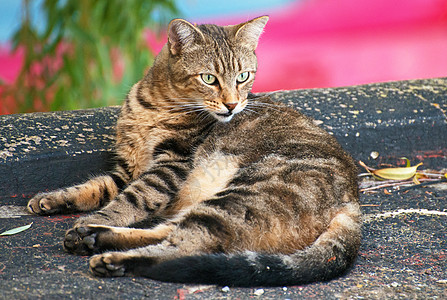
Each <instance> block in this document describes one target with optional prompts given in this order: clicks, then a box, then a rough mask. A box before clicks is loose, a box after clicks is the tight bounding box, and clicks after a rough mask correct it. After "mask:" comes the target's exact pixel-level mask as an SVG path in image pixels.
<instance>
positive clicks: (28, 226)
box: [0, 223, 33, 236]
mask: <svg viewBox="0 0 447 300" xmlns="http://www.w3.org/2000/svg"><path fill="white" fill-rule="evenodd" d="M31 225H33V223H30V224H28V225H25V226H20V227H17V228H14V229H10V230H7V231H5V232H3V233H1V234H0V236H1V235H13V234H17V233H20V232H22V231H25V230H27V229H29V228H30V227H31Z"/></svg>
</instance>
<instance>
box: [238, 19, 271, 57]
mask: <svg viewBox="0 0 447 300" xmlns="http://www.w3.org/2000/svg"><path fill="white" fill-rule="evenodd" d="M268 20H269V17H268V16H262V17H259V18H256V19H253V20H251V21H248V22H246V23H242V24H239V25H236V28H237V31H236V33H235V35H234V36H235V38H236V40H237V41H239V42H240V43H242V44H244V45H245V46H247V47H248V48H250V49H251V50H253V51H254V50H255V49H256V47H257V46H258V41H259V37H260V36H261V33H262V32H263V31H264V27H265V25H266V24H267V21H268Z"/></svg>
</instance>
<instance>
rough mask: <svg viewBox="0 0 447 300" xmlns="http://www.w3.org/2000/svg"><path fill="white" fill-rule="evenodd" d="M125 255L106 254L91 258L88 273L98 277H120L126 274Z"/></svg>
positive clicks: (118, 253) (117, 253) (119, 253)
mask: <svg viewBox="0 0 447 300" xmlns="http://www.w3.org/2000/svg"><path fill="white" fill-rule="evenodd" d="M125 259H126V255H125V254H124V253H121V252H108V253H103V254H98V255H94V256H92V258H91V259H90V263H89V265H90V271H91V272H92V273H93V274H94V275H95V276H100V277H121V276H124V275H125V274H126V268H125V266H124V265H125V264H124V262H125Z"/></svg>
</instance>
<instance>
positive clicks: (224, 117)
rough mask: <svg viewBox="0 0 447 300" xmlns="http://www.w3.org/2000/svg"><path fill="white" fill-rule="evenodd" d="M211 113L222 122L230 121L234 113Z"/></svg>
mask: <svg viewBox="0 0 447 300" xmlns="http://www.w3.org/2000/svg"><path fill="white" fill-rule="evenodd" d="M211 114H212V116H213V117H214V118H215V119H216V120H217V121H219V122H222V123H226V122H230V121H231V119H232V118H233V117H234V115H235V114H234V113H226V114H218V113H215V112H212V113H211Z"/></svg>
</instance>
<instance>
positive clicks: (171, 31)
mask: <svg viewBox="0 0 447 300" xmlns="http://www.w3.org/2000/svg"><path fill="white" fill-rule="evenodd" d="M203 41H205V37H204V36H203V34H202V32H201V31H200V30H199V29H198V28H197V27H195V26H194V25H192V24H191V23H189V22H188V21H185V20H182V19H174V20H172V21H171V23H169V26H168V45H169V50H170V51H171V53H172V55H177V54H179V53H180V52H182V51H187V50H188V49H191V48H192V47H194V46H195V45H196V44H200V43H201V42H203Z"/></svg>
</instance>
